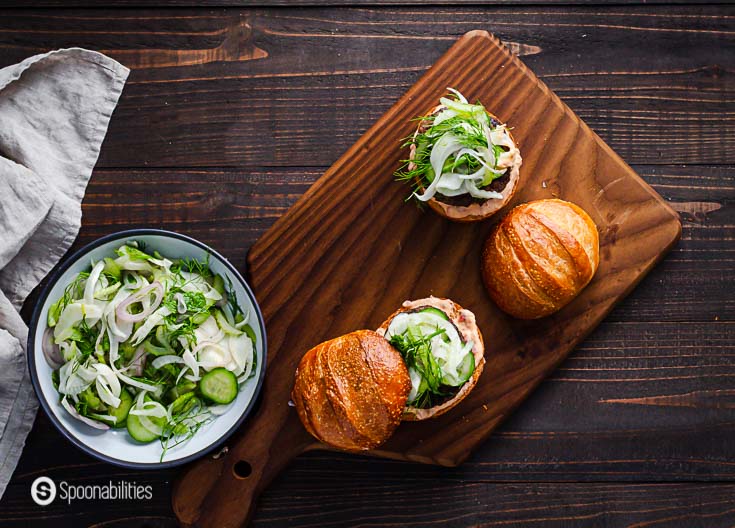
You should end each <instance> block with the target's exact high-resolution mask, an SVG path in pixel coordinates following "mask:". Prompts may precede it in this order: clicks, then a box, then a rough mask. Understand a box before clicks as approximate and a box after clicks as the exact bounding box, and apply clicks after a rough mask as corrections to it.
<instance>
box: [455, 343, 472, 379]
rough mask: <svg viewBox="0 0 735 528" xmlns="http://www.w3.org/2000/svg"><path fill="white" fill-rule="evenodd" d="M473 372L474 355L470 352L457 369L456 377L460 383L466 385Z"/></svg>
mask: <svg viewBox="0 0 735 528" xmlns="http://www.w3.org/2000/svg"><path fill="white" fill-rule="evenodd" d="M473 372H475V355H474V354H473V353H472V351H471V350H470V351H469V352H468V353H467V355H466V356H465V357H464V358H463V359H462V363H460V364H459V367H457V375H458V377H459V379H460V380H462V383H466V382H467V380H468V379H470V378H471V377H472V373H473Z"/></svg>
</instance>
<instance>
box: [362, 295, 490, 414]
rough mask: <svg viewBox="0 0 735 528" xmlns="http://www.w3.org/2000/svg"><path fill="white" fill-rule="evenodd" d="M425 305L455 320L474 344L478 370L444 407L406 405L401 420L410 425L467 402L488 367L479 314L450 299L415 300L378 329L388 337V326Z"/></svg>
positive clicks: (441, 405)
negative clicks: (394, 319) (476, 317)
mask: <svg viewBox="0 0 735 528" xmlns="http://www.w3.org/2000/svg"><path fill="white" fill-rule="evenodd" d="M423 306H432V307H434V308H438V309H439V310H441V311H442V312H444V313H445V314H447V316H449V319H450V321H452V323H453V324H454V325H455V326H456V327H457V330H459V332H460V334H462V337H463V338H464V340H465V342H467V341H472V343H473V346H472V355H473V356H475V371H474V372H473V373H472V376H471V377H470V379H469V380H467V381H466V382H465V383H464V385H462V386H461V387H460V388H459V391H458V392H457V394H455V395H454V396H452V397H451V398H450V399H449V400H447V401H445V402H443V403H441V404H440V405H435V406H434V407H429V408H427V409H422V408H419V407H413V406H411V405H406V407H405V409H404V410H403V416H402V417H401V419H402V420H404V421H409V422H410V421H419V420H427V419H429V418H433V417H435V416H439V415H442V414H444V413H445V412H447V411H449V410H450V409H452V408H453V407H455V406H456V405H457V404H458V403H459V402H461V401H462V400H463V399H465V398H466V397H467V395H468V394H469V393H470V391H472V389H473V388H474V387H475V385H477V380H478V379H479V378H480V374H482V370H483V369H484V368H485V345H484V342H483V339H482V334H481V333H480V329H479V328H478V327H477V322H476V321H475V314H473V313H472V312H471V311H469V310H466V309H464V308H462V307H461V306H460V305H459V304H457V303H455V302H454V301H452V300H450V299H443V298H440V297H434V296H431V297H426V298H424V299H417V300H415V301H406V302H404V303H403V306H401V308H399V309H398V310H396V311H395V312H394V313H393V314H392V315H391V316H390V317H389V318H388V319H386V320H385V321H384V322H383V324H381V325H380V328H378V329H377V330H376V332H377V333H378V334H380V335H381V336H384V337H385V333H386V332H387V331H388V325H390V322H391V321H392V320H393V318H394V317H395V316H396V315H398V314H400V313H402V312H408V311H411V310H414V309H416V308H420V307H423Z"/></svg>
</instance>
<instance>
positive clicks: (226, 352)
mask: <svg viewBox="0 0 735 528" xmlns="http://www.w3.org/2000/svg"><path fill="white" fill-rule="evenodd" d="M116 254H117V256H116V258H114V259H113V258H105V259H104V260H101V261H99V262H92V267H91V269H90V270H89V271H85V272H81V273H79V274H78V275H77V276H76V278H75V279H74V280H73V281H72V282H71V283H70V284H69V285H67V287H66V289H65V290H64V293H63V295H62V296H61V297H60V298H59V299H58V300H56V302H55V303H54V304H53V305H51V306H50V308H49V311H48V328H47V330H46V332H45V333H44V336H43V352H44V356H45V357H46V360H47V362H48V363H49V365H50V366H51V368H52V369H53V373H52V380H53V383H54V387H55V388H56V390H57V391H58V392H59V397H60V402H61V405H62V406H63V407H64V408H65V409H66V411H67V412H69V413H70V414H71V415H72V416H74V417H75V418H76V419H78V420H80V421H82V422H84V423H86V424H88V425H89V426H91V427H94V428H97V429H105V430H106V429H109V428H110V427H116V428H121V427H127V430H128V432H129V433H130V435H131V437H132V438H134V439H136V440H138V441H142V442H148V441H152V440H154V439H156V438H159V439H160V440H161V444H162V448H163V450H162V455H161V459H163V457H164V456H165V453H166V451H167V450H168V449H170V448H172V447H174V446H175V445H178V444H180V443H182V442H184V441H186V440H188V439H189V438H191V437H192V436H194V435H195V434H196V432H197V431H198V430H199V429H200V428H201V427H202V425H204V424H206V423H208V422H209V421H211V420H212V419H214V417H215V416H217V415H218V414H222V413H223V412H225V411H226V410H227V408H228V403H230V402H231V401H232V400H234V399H235V397H236V396H237V392H238V390H239V387H240V386H241V385H242V384H243V383H244V382H245V381H246V380H247V379H249V378H250V377H251V376H253V375H254V373H255V370H256V369H255V367H256V355H255V340H256V337H255V333H254V332H253V330H252V328H251V327H250V326H249V324H248V318H249V315H250V314H249V312H245V311H243V310H242V308H241V307H240V306H239V304H238V303H237V298H236V295H235V294H234V292H233V290H232V284H231V283H229V279H228V283H227V284H225V279H224V277H222V276H221V275H216V274H215V273H213V272H212V270H211V269H210V267H209V262H208V258H207V260H206V261H197V260H194V259H188V260H187V259H182V260H175V261H172V260H169V259H167V258H165V257H163V256H161V255H159V254H158V253H157V252H153V253H151V254H149V253H146V252H145V248H144V247H143V246H142V245H141V244H138V243H136V242H128V243H127V244H124V245H122V246H120V247H119V248H118V249H117V250H116Z"/></svg>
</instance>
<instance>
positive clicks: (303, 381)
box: [291, 330, 411, 451]
mask: <svg viewBox="0 0 735 528" xmlns="http://www.w3.org/2000/svg"><path fill="white" fill-rule="evenodd" d="M410 390H411V379H410V377H409V375H408V369H407V368H406V365H405V364H404V363H403V359H402V358H401V355H400V354H399V353H398V351H397V350H395V349H394V348H393V347H392V346H390V343H388V342H387V341H386V340H385V339H384V338H383V337H381V336H379V335H378V334H377V333H375V332H373V331H371V330H358V331H356V332H351V333H349V334H346V335H343V336H340V337H337V338H335V339H332V340H330V341H325V342H324V343H321V344H319V345H317V346H315V347H314V348H312V349H311V350H309V351H308V352H307V353H306V354H304V357H303V358H302V359H301V362H300V363H299V366H298V368H297V369H296V376H295V381H294V388H293V391H292V393H291V399H292V401H293V402H294V405H295V407H296V411H297V413H298V415H299V418H300V419H301V422H302V423H303V424H304V427H305V428H306V430H307V431H309V433H310V434H311V435H312V436H314V437H315V438H317V439H318V440H320V441H322V442H324V443H326V444H329V445H332V446H334V447H337V448H340V449H344V450H348V451H363V450H368V449H373V448H375V447H377V446H379V445H380V444H382V443H383V442H385V440H387V439H388V438H389V437H390V436H391V435H392V434H393V431H394V430H395V428H396V427H398V424H400V421H401V414H402V411H403V408H404V407H405V405H406V401H407V399H408V394H409V392H410Z"/></svg>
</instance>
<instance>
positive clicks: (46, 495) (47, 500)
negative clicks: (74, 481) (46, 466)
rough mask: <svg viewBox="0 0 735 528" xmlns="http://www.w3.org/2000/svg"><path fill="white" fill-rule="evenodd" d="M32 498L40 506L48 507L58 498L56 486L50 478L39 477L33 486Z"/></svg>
mask: <svg viewBox="0 0 735 528" xmlns="http://www.w3.org/2000/svg"><path fill="white" fill-rule="evenodd" d="M31 498H32V499H33V502H35V503H36V504H38V505H39V506H48V505H49V504H51V503H52V502H53V501H54V499H55V498H56V484H54V481H53V480H51V479H50V478H48V477H38V478H37V479H36V480H34V481H33V484H31Z"/></svg>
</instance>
